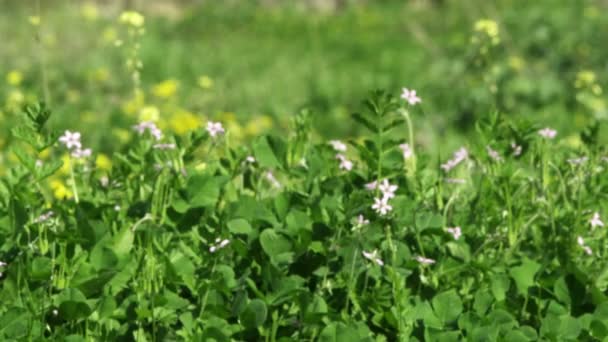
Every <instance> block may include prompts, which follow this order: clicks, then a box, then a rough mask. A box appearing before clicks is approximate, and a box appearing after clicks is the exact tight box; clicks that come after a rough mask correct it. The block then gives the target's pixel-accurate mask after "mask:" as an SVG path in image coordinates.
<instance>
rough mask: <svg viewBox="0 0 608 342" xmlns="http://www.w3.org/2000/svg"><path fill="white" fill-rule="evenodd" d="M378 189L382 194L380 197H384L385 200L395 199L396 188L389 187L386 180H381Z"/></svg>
mask: <svg viewBox="0 0 608 342" xmlns="http://www.w3.org/2000/svg"><path fill="white" fill-rule="evenodd" d="M378 189H380V192H382V195H384V197H385V198H387V199H391V198H393V197H395V191H396V190H397V186H396V185H391V184H390V183H389V182H388V180H387V179H384V180H382V183H380V186H378Z"/></svg>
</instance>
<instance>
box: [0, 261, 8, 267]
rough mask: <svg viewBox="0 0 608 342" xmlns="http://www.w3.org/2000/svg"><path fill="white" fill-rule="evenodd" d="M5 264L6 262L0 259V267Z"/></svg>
mask: <svg viewBox="0 0 608 342" xmlns="http://www.w3.org/2000/svg"><path fill="white" fill-rule="evenodd" d="M6 265H8V264H7V263H5V262H4V261H0V267H4V266H6Z"/></svg>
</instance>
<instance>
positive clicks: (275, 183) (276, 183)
mask: <svg viewBox="0 0 608 342" xmlns="http://www.w3.org/2000/svg"><path fill="white" fill-rule="evenodd" d="M266 179H267V180H268V181H269V182H270V184H272V185H273V186H274V187H275V188H280V187H281V183H279V181H278V180H277V179H276V178H275V177H274V174H273V173H272V172H270V171H268V172H266Z"/></svg>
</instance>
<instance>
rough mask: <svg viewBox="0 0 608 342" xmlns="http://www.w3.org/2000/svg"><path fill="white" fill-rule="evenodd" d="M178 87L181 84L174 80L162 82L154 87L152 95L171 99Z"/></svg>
mask: <svg viewBox="0 0 608 342" xmlns="http://www.w3.org/2000/svg"><path fill="white" fill-rule="evenodd" d="M178 85H179V83H178V82H177V81H176V80H173V79H171V80H166V81H162V82H160V83H158V84H157V85H155V86H154V87H152V94H154V96H156V97H158V98H161V99H166V98H169V97H171V96H173V95H175V93H176V92H177V87H178Z"/></svg>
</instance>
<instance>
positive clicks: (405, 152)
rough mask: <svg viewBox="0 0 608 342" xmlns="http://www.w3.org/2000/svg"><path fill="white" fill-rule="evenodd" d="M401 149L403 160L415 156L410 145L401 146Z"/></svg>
mask: <svg viewBox="0 0 608 342" xmlns="http://www.w3.org/2000/svg"><path fill="white" fill-rule="evenodd" d="M399 148H400V149H401V151H402V152H403V159H410V158H411V157H412V155H413V154H414V152H413V151H412V148H411V147H410V144H401V145H399Z"/></svg>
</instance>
